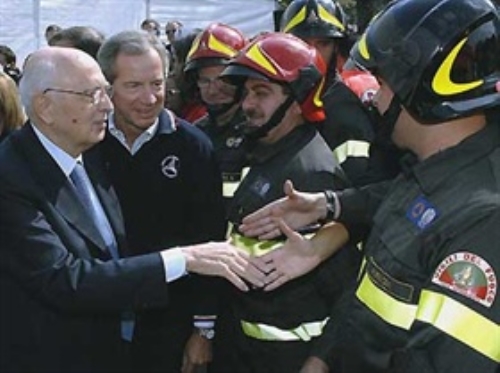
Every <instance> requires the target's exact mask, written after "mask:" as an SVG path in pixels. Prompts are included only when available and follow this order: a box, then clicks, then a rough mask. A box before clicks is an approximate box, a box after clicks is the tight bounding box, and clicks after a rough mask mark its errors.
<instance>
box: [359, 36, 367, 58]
mask: <svg viewBox="0 0 500 373" xmlns="http://www.w3.org/2000/svg"><path fill="white" fill-rule="evenodd" d="M358 50H359V54H361V57H363V58H364V59H365V60H367V61H368V60H369V59H370V52H368V45H367V44H366V33H365V34H363V35H362V36H361V38H360V39H359V42H358Z"/></svg>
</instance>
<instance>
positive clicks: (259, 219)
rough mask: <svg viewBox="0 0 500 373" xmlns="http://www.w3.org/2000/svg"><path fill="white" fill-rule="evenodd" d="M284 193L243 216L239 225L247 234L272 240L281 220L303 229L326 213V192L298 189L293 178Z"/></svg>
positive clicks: (278, 233) (278, 231) (278, 234)
mask: <svg viewBox="0 0 500 373" xmlns="http://www.w3.org/2000/svg"><path fill="white" fill-rule="evenodd" d="M283 190H284V192H285V197H283V198H281V199H278V200H276V201H274V202H271V203H269V204H268V205H266V206H264V207H262V208H261V209H259V210H257V211H255V212H254V213H252V214H250V215H248V216H246V217H245V218H244V219H243V224H241V225H240V226H239V227H238V229H239V230H240V232H241V233H243V234H244V235H245V236H247V237H258V238H259V239H260V240H269V239H273V238H276V237H278V236H280V235H281V234H282V233H284V232H282V231H281V229H280V223H279V220H280V219H281V220H283V221H284V222H286V224H288V225H289V226H290V227H291V228H292V229H300V228H302V227H304V226H307V225H309V224H311V223H314V222H316V221H317V220H318V219H320V218H322V217H323V216H324V215H325V214H326V202H325V197H324V195H323V193H305V192H299V191H297V190H296V189H295V188H294V187H293V184H292V182H291V181H290V180H287V181H286V182H285V184H284V186H283Z"/></svg>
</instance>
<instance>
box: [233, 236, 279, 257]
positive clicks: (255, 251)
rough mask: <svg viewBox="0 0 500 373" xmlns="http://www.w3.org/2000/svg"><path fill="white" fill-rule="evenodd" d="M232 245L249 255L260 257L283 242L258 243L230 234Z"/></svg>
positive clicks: (254, 240)
mask: <svg viewBox="0 0 500 373" xmlns="http://www.w3.org/2000/svg"><path fill="white" fill-rule="evenodd" d="M231 240H232V242H231V243H232V244H233V245H235V246H237V247H239V248H240V249H243V250H245V251H246V252H247V253H248V254H250V255H254V256H255V255H256V256H260V255H263V254H266V253H268V252H270V251H272V250H274V249H277V248H278V247H281V246H282V245H283V243H284V242H283V241H272V240H267V241H259V240H258V239H255V238H251V237H245V236H243V235H241V234H238V233H235V232H233V233H231Z"/></svg>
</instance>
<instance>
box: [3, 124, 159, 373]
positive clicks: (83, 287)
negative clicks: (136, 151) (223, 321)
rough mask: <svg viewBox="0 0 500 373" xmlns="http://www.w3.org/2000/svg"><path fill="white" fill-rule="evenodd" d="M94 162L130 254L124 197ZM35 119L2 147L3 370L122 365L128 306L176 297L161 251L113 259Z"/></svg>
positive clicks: (90, 162) (92, 169) (97, 182)
mask: <svg viewBox="0 0 500 373" xmlns="http://www.w3.org/2000/svg"><path fill="white" fill-rule="evenodd" d="M85 165H86V168H87V172H88V174H89V177H90V178H91V180H92V182H93V184H94V187H95V189H96V192H97V194H98V196H99V198H100V200H101V203H102V205H103V207H104V210H105V211H106V213H107V215H108V218H109V220H110V223H111V226H112V228H113V230H114V233H115V235H116V238H117V241H118V243H119V246H120V250H121V251H122V254H124V253H123V242H124V229H123V221H122V217H121V212H120V208H119V205H118V202H117V200H116V196H115V195H114V192H113V190H112V188H111V186H110V184H109V183H108V182H107V181H106V178H105V175H104V173H103V172H102V170H101V169H100V165H99V162H98V160H97V159H91V158H88V159H87V158H85ZM77 198H78V197H77V196H76V194H75V193H74V191H73V189H72V188H71V185H70V182H69V180H68V179H67V178H66V177H65V175H64V174H63V172H62V171H61V170H60V168H59V166H58V165H57V164H56V163H55V161H54V160H53V159H52V157H51V156H50V155H49V154H48V153H47V152H46V150H45V149H44V148H43V146H42V144H41V143H40V142H39V140H38V138H37V137H36V135H35V134H34V132H33V129H32V127H31V125H29V124H27V125H25V126H24V128H23V129H21V130H20V131H18V132H16V133H14V134H12V136H10V138H9V139H7V140H6V141H5V142H4V143H2V145H1V146H0V371H1V372H29V371H37V372H65V373H66V372H74V371H81V372H98V371H102V372H113V371H121V367H120V365H119V361H120V357H121V356H120V348H121V340H120V314H121V312H122V311H124V310H128V309H134V310H137V309H147V308H150V307H156V306H163V305H166V303H167V291H166V290H167V284H166V282H165V275H164V269H163V264H162V262H161V257H160V255H159V254H149V255H144V256H139V257H135V258H128V259H123V260H119V261H112V260H111V258H110V256H109V254H108V252H106V251H105V249H104V244H103V242H102V239H101V238H100V236H99V235H98V232H97V230H96V229H95V228H94V227H93V226H92V225H91V224H89V219H87V218H86V215H85V214H86V213H85V211H84V210H83V208H82V206H81V205H80V204H79V202H78V200H77Z"/></svg>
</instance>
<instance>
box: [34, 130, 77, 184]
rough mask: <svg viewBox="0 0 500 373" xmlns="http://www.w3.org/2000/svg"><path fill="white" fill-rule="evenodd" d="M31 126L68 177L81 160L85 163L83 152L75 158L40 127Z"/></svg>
mask: <svg viewBox="0 0 500 373" xmlns="http://www.w3.org/2000/svg"><path fill="white" fill-rule="evenodd" d="M31 127H32V128H33V130H34V132H35V135H36V136H37V137H38V139H39V140H40V142H41V143H42V146H43V147H44V148H45V150H46V151H47V153H49V154H50V156H51V157H52V158H53V159H54V161H55V162H56V163H57V165H58V166H59V167H60V168H61V170H62V172H64V174H65V175H66V176H67V177H69V175H70V174H71V172H72V171H73V168H75V165H76V163H77V162H81V163H82V164H83V160H82V155H81V154H80V155H79V156H78V157H77V158H73V157H72V156H71V155H69V154H68V153H66V152H65V151H64V150H62V149H61V148H60V147H59V146H57V145H56V144H54V143H53V142H52V141H51V140H49V138H48V137H47V136H45V135H44V134H43V133H42V132H41V131H40V130H39V129H38V128H36V126H34V125H31Z"/></svg>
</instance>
